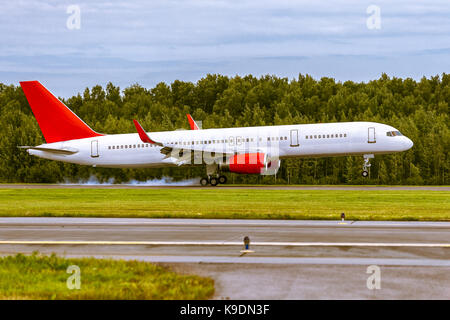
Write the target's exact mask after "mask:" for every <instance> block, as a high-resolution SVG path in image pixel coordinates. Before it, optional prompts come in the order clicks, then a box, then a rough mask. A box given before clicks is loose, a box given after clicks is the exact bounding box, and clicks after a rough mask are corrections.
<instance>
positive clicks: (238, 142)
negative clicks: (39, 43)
mask: <svg viewBox="0 0 450 320" xmlns="http://www.w3.org/2000/svg"><path fill="white" fill-rule="evenodd" d="M391 131H396V129H395V128H393V127H391V126H388V125H385V124H380V123H375V122H342V123H321V124H300V125H283V126H264V127H246V128H226V129H205V130H178V131H166V132H152V133H148V134H149V136H151V139H152V140H154V141H157V142H159V143H161V144H163V145H164V146H165V147H172V148H174V149H175V150H179V149H193V148H195V150H202V151H203V152H215V153H218V152H220V150H224V151H226V152H228V153H230V152H235V153H245V152H249V153H250V152H262V153H265V154H269V155H270V156H271V157H275V156H276V157H279V158H280V159H283V158H292V157H311V158H314V157H328V156H345V155H361V154H385V153H394V152H400V151H405V150H408V149H409V148H411V147H412V145H413V143H412V141H411V140H410V139H408V138H407V137H405V136H388V135H387V132H391ZM41 146H43V147H48V148H54V149H69V150H75V151H76V152H75V153H73V154H56V153H52V152H47V151H40V150H32V149H30V150H28V152H29V153H30V154H32V155H35V156H38V157H42V158H46V159H51V160H58V161H65V162H70V163H76V164H81V165H91V166H96V167H110V168H145V167H164V166H171V165H177V164H178V165H179V162H177V159H175V158H174V157H168V156H167V155H165V154H163V153H161V149H162V147H161V146H158V145H155V144H148V143H143V142H142V141H141V139H140V138H139V135H138V134H137V133H132V134H114V135H104V136H99V137H94V138H86V139H78V140H69V141H64V142H56V143H50V144H44V145H41ZM177 152H178V151H177Z"/></svg>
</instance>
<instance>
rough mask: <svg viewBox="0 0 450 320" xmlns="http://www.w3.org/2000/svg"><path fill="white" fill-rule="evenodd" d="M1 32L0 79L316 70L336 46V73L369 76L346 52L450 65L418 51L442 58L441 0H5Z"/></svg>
mask: <svg viewBox="0 0 450 320" xmlns="http://www.w3.org/2000/svg"><path fill="white" fill-rule="evenodd" d="M73 4H75V5H79V6H80V9H81V28H80V29H79V30H69V29H67V27H66V20H67V18H68V17H69V14H67V13H66V9H67V6H68V5H73ZM371 4H376V5H378V6H379V7H380V9H381V29H379V30H369V29H368V28H367V27H366V19H367V18H368V14H367V13H366V9H367V7H368V6H369V5H371ZM0 35H1V38H2V41H1V42H0V74H2V75H3V76H2V77H1V78H0V81H1V82H5V83H10V82H11V81H12V79H8V78H7V77H6V75H9V76H10V75H11V74H14V73H16V74H20V73H23V72H25V73H27V74H36V75H40V76H43V75H46V74H47V75H53V76H51V78H52V79H53V78H54V77H55V75H56V74H64V73H71V74H83V75H84V76H83V79H78V80H82V81H83V84H81V86H84V85H85V84H87V83H96V81H97V82H100V81H103V79H104V78H105V77H106V76H109V77H111V79H127V81H130V83H129V84H131V83H134V82H136V81H139V80H142V79H147V78H148V75H152V77H153V79H154V80H152V81H153V82H155V83H156V82H158V79H157V77H160V79H161V81H162V80H164V81H167V78H168V77H167V76H165V72H166V75H167V74H168V75H170V80H174V79H176V78H178V79H182V80H191V79H192V77H201V76H203V75H204V74H202V73H201V72H206V71H208V72H221V73H226V74H237V73H239V74H241V73H242V72H243V70H248V71H249V72H252V73H254V74H257V75H258V74H264V73H266V72H267V70H270V71H273V73H274V74H278V75H280V76H284V75H288V74H289V76H292V75H293V73H292V72H291V73H289V72H288V71H289V70H291V69H292V68H291V64H292V63H293V62H292V61H293V60H292V59H294V60H295V61H297V62H298V61H302V63H303V61H306V60H307V61H309V63H310V64H311V65H314V66H315V68H316V69H313V70H311V71H312V72H314V71H315V74H321V73H320V72H319V70H323V68H320V66H319V65H318V63H319V62H321V63H325V61H336V60H335V59H336V57H341V56H342V57H345V56H347V57H348V58H347V59H340V60H339V63H340V64H343V65H342V67H341V65H340V66H339V68H332V69H335V71H334V72H333V74H335V75H336V76H337V77H338V78H343V77H344V76H349V77H350V76H351V77H353V78H352V79H367V78H368V77H369V76H373V74H374V72H367V71H366V69H365V68H361V69H360V70H359V74H357V72H356V71H355V73H349V72H345V70H346V67H345V64H348V65H347V68H350V69H351V68H352V59H356V60H358V61H367V63H369V64H370V62H371V61H373V62H376V63H375V64H376V65H377V66H378V67H379V68H380V70H381V69H383V71H385V72H386V71H387V72H389V71H392V72H398V68H396V66H395V64H393V63H392V62H393V61H396V59H398V58H399V57H402V58H403V60H405V58H411V59H412V60H414V61H415V64H414V65H412V66H410V74H411V75H412V74H419V75H420V74H428V73H429V70H430V69H426V68H425V67H424V66H425V65H426V66H427V67H428V68H431V69H432V70H438V69H439V68H440V69H441V70H440V71H441V72H444V71H448V68H447V69H445V68H444V67H445V66H447V65H448V64H444V65H441V66H440V67H439V66H438V65H437V62H436V64H433V65H430V63H429V61H428V60H427V61H425V60H417V59H420V58H419V57H422V59H430V58H431V60H436V61H437V60H439V59H440V58H439V59H434V58H433V57H434V55H437V56H439V57H442V56H444V57H446V58H447V60H449V59H448V58H450V54H449V52H448V50H446V48H448V43H449V42H450V6H449V5H448V1H447V0H445V1H444V0H442V1H440V0H430V1H427V2H423V1H420V0H415V1H406V0H399V1H390V0H389V1H388V0H379V1H376V3H373V2H372V1H364V0H363V1H357V0H348V1H325V0H320V1H303V0H301V1H298V0H297V1H296V0H293V1H288V0H260V1H254V0H242V1H232V0H229V1H225V0H221V1H215V0H185V1H182V0H152V1H144V0H130V1H124V2H116V1H87V0H85V1H77V0H75V1H74V0H70V1H67V0H63V1H57V0H53V1H43V0H28V1H11V2H6V3H5V4H4V5H3V8H2V11H1V12H0ZM305 59H306V60H305ZM262 60H265V61H266V63H267V61H270V63H269V65H270V66H271V67H270V68H268V67H267V66H266V65H265V64H264V63H261V61H262ZM407 60H408V59H406V60H405V61H407ZM412 60H411V61H412ZM241 61H246V63H247V64H241ZM380 61H386V63H385V64H381V65H380V63H379V62H380ZM388 61H391V62H390V63H388ZM425 62H426V63H425ZM247 66H248V67H247ZM195 68H197V70H198V71H196V70H195ZM307 69H308V70H310V69H311V68H307ZM386 69H387V70H386ZM277 70H279V71H278V72H277ZM396 70H397V71H396ZM325 71H326V70H325ZM402 74H405V73H404V72H402ZM133 76H134V77H135V79H134V80H133V78H132V77H133ZM48 77H50V76H48ZM128 77H130V78H128ZM13 78H15V77H13ZM85 78H86V79H88V81H87V80H86V79H85ZM100 78H101V79H102V80H100ZM170 80H169V81H170Z"/></svg>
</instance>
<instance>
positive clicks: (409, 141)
mask: <svg viewBox="0 0 450 320" xmlns="http://www.w3.org/2000/svg"><path fill="white" fill-rule="evenodd" d="M413 145H414V143H413V142H412V141H411V139H409V138H406V141H405V147H406V150H409V149H411V148H412V147H413Z"/></svg>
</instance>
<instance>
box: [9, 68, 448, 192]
mask: <svg viewBox="0 0 450 320" xmlns="http://www.w3.org/2000/svg"><path fill="white" fill-rule="evenodd" d="M48 89H49V90H50V91H52V90H51V88H48ZM61 100H62V101H63V102H64V103H65V104H66V105H67V106H68V107H69V108H70V109H71V110H72V111H74V112H75V113H76V114H77V115H78V116H79V117H80V118H81V119H83V120H84V121H85V122H86V123H87V124H88V125H89V126H90V127H91V128H93V129H94V130H95V131H97V132H101V133H107V134H114V133H133V132H135V127H134V125H133V122H132V119H137V120H139V121H140V123H141V124H142V126H143V127H144V128H145V129H146V130H147V131H150V132H151V131H167V130H176V129H185V130H188V129H189V123H188V121H187V118H186V114H187V113H190V114H191V115H192V116H193V118H194V119H195V120H196V121H201V122H202V127H203V129H207V128H226V127H246V126H263V125H282V124H306V123H326V122H344V121H375V122H380V123H385V124H388V125H391V126H393V127H395V128H397V129H399V130H400V131H401V132H402V133H403V134H404V135H406V136H408V137H409V138H410V139H411V140H412V141H413V142H414V147H413V148H412V149H410V150H408V151H406V152H401V153H397V154H391V155H381V156H376V157H375V159H372V160H371V164H372V167H371V168H370V177H369V178H363V177H362V176H361V167H362V163H363V158H362V156H361V157H350V156H349V157H335V158H318V159H287V160H282V165H281V168H280V170H279V172H278V174H277V175H276V176H255V175H237V174H230V173H227V174H226V175H227V176H228V181H229V182H231V183H239V184H255V183H263V184H406V185H424V184H425V185H448V184H449V182H450V180H449V173H450V157H449V152H450V131H449V127H448V125H449V120H450V119H449V103H450V74H445V73H443V74H442V75H436V76H432V77H430V78H426V77H423V78H422V79H420V81H419V80H414V79H411V78H406V79H402V78H396V77H389V76H388V75H387V74H382V75H381V76H380V78H379V79H376V80H371V81H369V82H353V81H345V82H341V81H336V80H335V79H333V78H328V77H323V78H321V79H320V80H319V79H314V78H313V77H311V76H309V75H303V74H299V76H298V77H297V78H296V79H288V78H281V77H277V76H273V75H266V76H261V77H255V76H252V75H247V76H234V77H228V76H223V75H218V74H208V75H206V76H205V77H204V78H202V79H200V80H198V81H197V82H196V83H193V82H185V81H180V80H175V81H173V82H172V83H170V84H167V83H164V82H160V83H158V84H157V85H156V86H155V87H153V88H144V87H142V86H141V85H139V84H134V85H131V86H129V87H127V88H125V89H121V88H119V87H117V86H115V85H114V84H112V83H108V84H107V85H106V87H105V88H103V87H102V86H100V85H96V86H94V87H92V88H86V89H85V90H84V92H83V93H78V94H77V95H76V96H72V97H70V98H67V99H61ZM42 143H45V140H44V138H43V136H42V134H41V131H40V129H39V126H38V124H37V122H36V120H35V118H34V116H33V114H32V112H31V109H30V107H29V105H28V102H27V100H26V98H25V95H24V94H23V91H22V89H21V88H20V85H18V84H17V85H14V84H3V83H0V182H3V183H19V182H24V183H61V182H82V181H85V180H88V179H89V178H92V177H95V178H96V179H97V180H98V181H113V182H114V183H124V182H128V181H131V180H137V181H147V180H151V179H161V178H162V177H171V178H172V179H173V180H175V181H178V180H184V179H192V178H197V177H202V176H205V168H204V167H201V166H200V167H180V168H161V169H106V168H93V167H88V166H79V165H74V164H67V163H62V162H55V161H49V160H44V159H39V158H36V157H33V156H30V155H29V154H28V153H27V152H26V151H25V150H23V149H19V148H18V146H21V145H39V144H42Z"/></svg>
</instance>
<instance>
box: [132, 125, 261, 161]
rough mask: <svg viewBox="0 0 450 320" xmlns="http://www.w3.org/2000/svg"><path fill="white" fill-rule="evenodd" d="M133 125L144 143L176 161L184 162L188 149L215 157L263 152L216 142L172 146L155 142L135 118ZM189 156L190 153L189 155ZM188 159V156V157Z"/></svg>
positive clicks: (259, 149)
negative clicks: (156, 147) (225, 145)
mask: <svg viewBox="0 0 450 320" xmlns="http://www.w3.org/2000/svg"><path fill="white" fill-rule="evenodd" d="M133 122H134V125H135V127H136V130H137V131H138V134H139V137H140V138H141V141H142V142H144V143H151V144H155V145H158V146H160V147H162V148H161V153H162V154H165V155H166V158H170V157H172V158H175V159H177V163H179V164H180V165H181V164H184V162H185V160H186V154H190V153H191V152H190V151H194V152H195V153H198V154H200V155H201V154H203V153H205V152H207V153H209V155H208V156H210V157H213V158H214V157H217V158H222V157H223V156H224V155H225V156H233V155H235V154H241V153H250V152H265V150H263V149H262V148H250V149H249V148H229V149H225V150H224V149H223V145H222V144H221V145H216V144H208V145H183V146H181V145H180V146H179V147H174V146H172V145H165V144H164V143H161V142H157V141H155V140H153V139H151V138H150V137H149V136H148V134H147V133H146V132H145V131H144V129H143V128H142V126H141V125H140V124H139V122H138V121H137V120H133ZM189 157H190V155H189ZM189 160H190V158H189Z"/></svg>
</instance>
